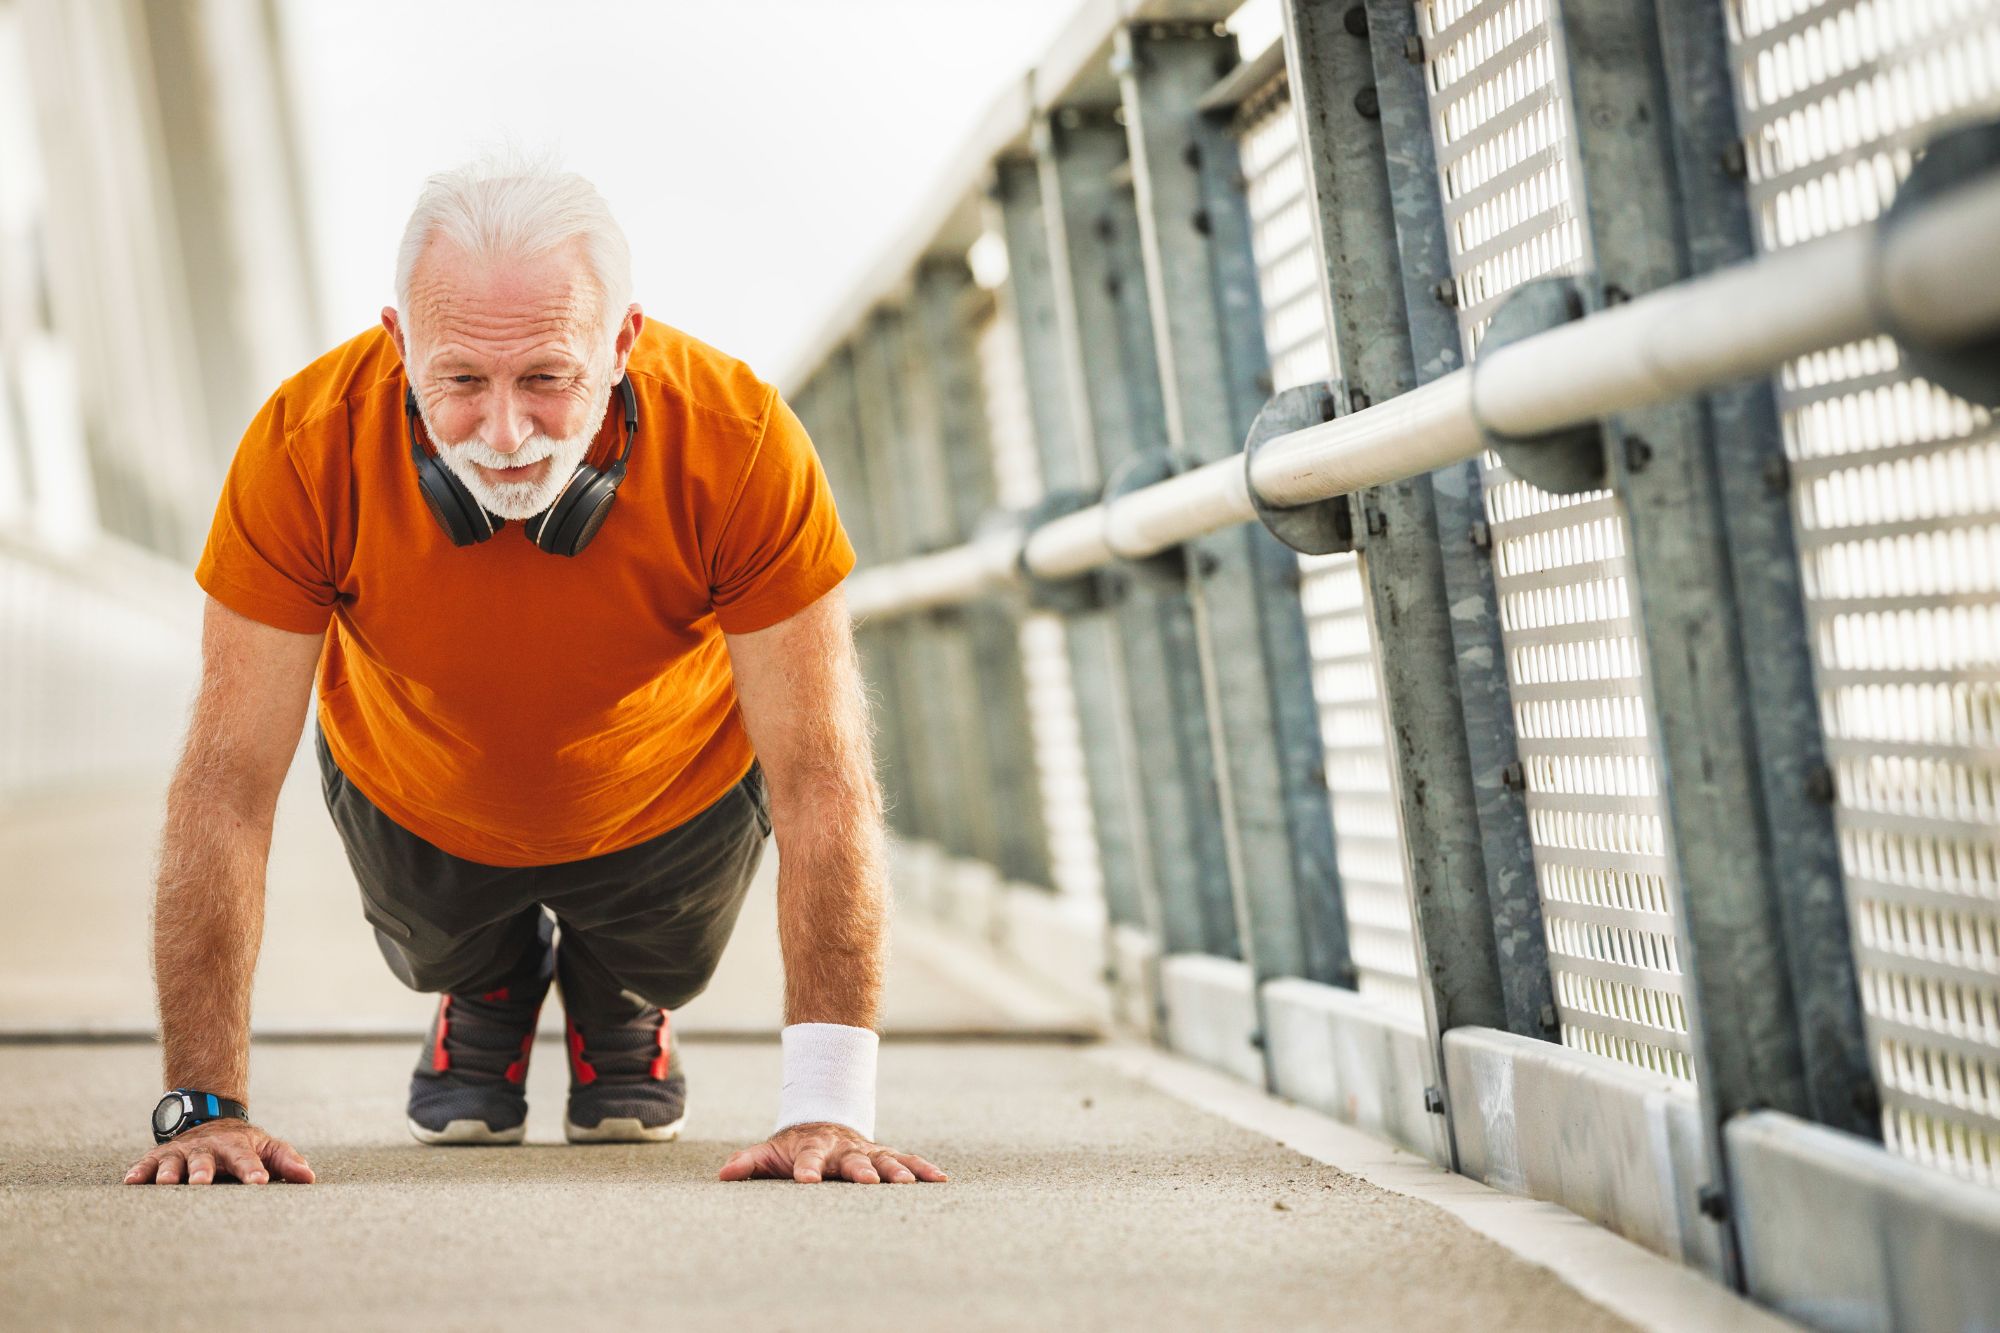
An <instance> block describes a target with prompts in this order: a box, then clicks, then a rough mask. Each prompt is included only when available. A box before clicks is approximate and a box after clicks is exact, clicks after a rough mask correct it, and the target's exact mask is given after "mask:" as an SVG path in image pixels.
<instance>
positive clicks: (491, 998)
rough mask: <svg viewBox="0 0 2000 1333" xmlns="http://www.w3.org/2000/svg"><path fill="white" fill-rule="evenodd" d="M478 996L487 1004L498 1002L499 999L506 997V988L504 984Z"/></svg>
mask: <svg viewBox="0 0 2000 1333" xmlns="http://www.w3.org/2000/svg"><path fill="white" fill-rule="evenodd" d="M479 998H480V999H482V1000H484V1001H486V1003H488V1004H499V1003H500V1002H501V1001H503V1000H505V999H506V998H507V988H506V987H505V986H502V987H501V988H500V989H499V990H490V991H487V992H486V993H485V994H484V995H482V996H480V997H479Z"/></svg>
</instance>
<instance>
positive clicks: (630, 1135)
mask: <svg viewBox="0 0 2000 1333" xmlns="http://www.w3.org/2000/svg"><path fill="white" fill-rule="evenodd" d="M685 1124H687V1116H685V1115H683V1116H682V1117H681V1118H680V1119H678V1120H675V1121H672V1122H671V1123H669V1124H665V1125H655V1126H652V1127H650V1128H649V1127H647V1126H646V1125H645V1124H644V1123H642V1122H641V1121H639V1120H637V1119H635V1118H633V1117H632V1116H616V1115H608V1116H606V1117H604V1119H603V1120H601V1121H599V1122H598V1123H597V1124H596V1125H593V1126H592V1127H590V1128H589V1129H585V1128H584V1127H583V1126H582V1125H579V1124H577V1123H576V1122H575V1121H574V1120H571V1119H570V1118H569V1117H568V1116H564V1117H563V1137H564V1138H566V1139H568V1140H569V1141H570V1142H571V1143H668V1142H671V1141H672V1140H674V1139H677V1138H679V1137H680V1136H681V1127H682V1126H683V1125H685Z"/></svg>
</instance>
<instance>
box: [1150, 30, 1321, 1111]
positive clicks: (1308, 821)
mask: <svg viewBox="0 0 2000 1333" xmlns="http://www.w3.org/2000/svg"><path fill="white" fill-rule="evenodd" d="M1235 63H1236V43H1235V39H1234V37H1232V36H1229V35H1227V34H1226V33H1222V32H1220V31H1218V30H1217V29H1216V28H1215V27H1213V26H1211V25H1206V24H1202V25H1177V24H1140V25H1138V26H1136V27H1131V28H1126V29H1122V30H1120V32H1119V33H1118V35H1117V47H1116V55H1115V57H1114V66H1115V69H1116V71H1117V73H1118V75H1119V84H1120V89H1121V94H1122V100H1123V105H1124V108H1125V118H1126V129H1127V132H1128V137H1129V141H1130V147H1131V155H1132V168H1133V180H1134V184H1135V187H1136V191H1137V196H1138V213H1139V231H1140V244H1141V253H1142V256H1143V258H1144V261H1145V273H1146V288H1147V295H1148V298H1149V300H1150V302H1151V305H1152V315H1153V335H1154V341H1155V344H1156V348H1157V353H1158V361H1159V367H1160V383H1161V392H1162V401H1163V405H1164V408H1165V414H1164V415H1165V423H1166V428H1167V441H1168V444H1169V445H1170V447H1171V448H1172V449H1173V450H1174V452H1175V453H1176V454H1177V455H1178V456H1179V457H1180V458H1181V459H1183V460H1186V461H1190V462H1196V463H1200V462H1207V461H1210V460H1213V459H1216V458H1221V457H1224V456H1226V455H1228V454H1231V453H1234V452H1236V451H1237V450H1239V449H1240V448H1242V445H1243V441H1244V439H1245V438H1246V436H1247V435H1248V432H1249V428H1250V424H1251V421H1252V420H1253V419H1254V417H1255V415H1256V413H1257V411H1258V409H1259V408H1261V407H1262V406H1263V404H1264V400H1265V398H1266V397H1267V396H1268V394H1269V390H1270V383H1271V381H1270V375H1269V370H1268V366H1267V364H1266V361H1265V355H1264V337H1263V328H1262V314H1261V309H1260V303H1259V296H1258V286H1257V271H1256V261H1255V257H1254V255H1253V254H1252V251H1251V247H1250V234H1249V219H1248V215H1247V212H1246V209H1245V207H1244V201H1243V195H1242V189H1241V186H1240V184H1239V183H1238V182H1239V177H1240V167H1239V165H1238V162H1237V156H1236V143H1235V140H1234V138H1233V137H1232V136H1231V134H1230V133H1229V129H1228V126H1227V125H1226V124H1225V123H1223V122H1222V121H1220V120H1218V119H1216V118H1213V117H1210V116H1208V115H1206V114H1205V113H1204V112H1203V111H1202V110H1201V108H1200V102H1201V99H1202V96H1203V95H1204V94H1205V93H1207V92H1208V91H1209V89H1210V88H1211V87H1213V85H1214V84H1215V82H1216V80H1217V79H1218V78H1219V77H1221V75H1223V74H1224V73H1226V72H1227V71H1228V70H1229V69H1230V68H1231V67H1232V66H1233V65H1234V64H1235ZM1187 554H1188V573H1189V586H1190V590H1191V593H1192V596H1193V605H1194V608H1195V624H1196V642H1197V644H1198V646H1199V648H1200V651H1201V663H1202V677H1203V682H1204V687H1205V689H1206V692H1207V695H1208V700H1209V707H1210V713H1209V717H1210V724H1211V730H1212V733H1213V743H1214V745H1215V749H1216V761H1217V772H1218V775H1219V776H1220V778H1221V792H1222V805H1223V816H1224V818H1223V826H1224V830H1225V832H1226V833H1227V835H1228V841H1227V847H1228V851H1229V865H1230V884H1229V887H1230V890H1231V894H1232V900H1233V906H1234V908H1235V911H1236V914H1237V917H1238V923H1239V930H1240V932H1241V934H1242V938H1243V941H1244V946H1245V948H1244V956H1245V959H1246V961H1247V962H1248V963H1249V964H1250V966H1251V970H1252V975H1253V978H1254V980H1255V981H1256V982H1257V983H1259V986H1258V991H1259V1004H1260V1008H1261V1000H1262V986H1261V983H1262V982H1264V981H1265V980H1268V979H1270V978H1273V977H1280V976H1300V975H1304V974H1305V973H1306V972H1307V970H1308V966H1309V960H1308V956H1307V950H1306V942H1307V940H1308V938H1309V932H1308V929H1307V923H1308V920H1313V921H1315V922H1316V923H1320V924H1331V922H1330V921H1329V920H1328V916H1327V915H1326V914H1321V913H1315V914H1313V915H1312V916H1310V917H1309V915H1308V912H1307V911H1306V909H1305V908H1304V907H1303V904H1304V903H1305V902H1307V901H1308V900H1310V899H1317V900H1318V901H1319V902H1320V903H1324V902H1325V901H1326V899H1327V896H1328V895H1329V894H1331V893H1332V892H1334V891H1335V889H1334V886H1335V885H1336V884H1337V882H1338V881H1337V878H1336V871H1335V868H1334V859H1333V829H1332V818H1331V811H1330V807H1329V804H1328V800H1327V792H1326V783H1325V776H1324V772H1323V770H1322V767H1321V765H1322V762H1323V757H1322V753H1321V743H1320V734H1319V715H1318V705H1317V703H1316V702H1315V700H1314V698H1313V694H1312V675H1311V672H1312V658H1311V652H1310V649H1309V647H1308V645H1307V640H1306V631H1305V617H1304V613H1303V611H1302V609H1301V607H1300V605H1299V598H1298V588H1299V568H1298V561H1297V558H1296V556H1295V555H1294V553H1293V552H1292V551H1291V550H1290V549H1288V548H1287V547H1285V546H1283V545H1282V544H1280V543H1279V542H1278V541H1277V539H1276V538H1274V537H1272V536H1271V535H1270V534H1269V533H1267V532H1265V531H1264V530H1263V529H1262V528H1254V529H1253V528H1237V529H1232V530H1229V531H1226V532H1221V533H1217V534H1214V535H1213V536H1210V537H1205V538H1202V539H1200V540H1199V541H1196V542H1193V543H1190V546H1189V550H1188V553H1187ZM1338 953H1339V962H1340V964H1342V965H1344V964H1345V961H1346V959H1345V939H1344V935H1343V938H1342V939H1341V941H1340V945H1339V949H1338ZM1342 970H1344V966H1343V968H1342ZM1268 1063H1269V1051H1268V1048H1267V1050H1266V1064H1267V1073H1268Z"/></svg>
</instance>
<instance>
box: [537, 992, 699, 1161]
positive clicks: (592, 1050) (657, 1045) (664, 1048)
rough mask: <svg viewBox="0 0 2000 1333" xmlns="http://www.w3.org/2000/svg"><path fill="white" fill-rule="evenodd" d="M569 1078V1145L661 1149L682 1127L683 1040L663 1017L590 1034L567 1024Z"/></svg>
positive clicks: (654, 1014)
mask: <svg viewBox="0 0 2000 1333" xmlns="http://www.w3.org/2000/svg"><path fill="white" fill-rule="evenodd" d="M569 1075H570V1077H569V1109H568V1111H567V1112H566V1113H565V1114H564V1115H563V1137H564V1138H566V1139H568V1140H569V1141H570V1142H571V1143H665V1142H667V1141H668V1140H670V1139H676V1138H679V1137H680V1132H681V1126H683V1125H685V1124H686V1123H687V1075H686V1074H685V1073H684V1072H683V1071H682V1069H681V1052H680V1040H679V1038H677V1037H676V1036H675V1035H674V1033H673V1024H672V1023H671V1022H670V1021H669V1020H668V1017H667V1012H666V1010H664V1009H659V1008H655V1007H653V1006H651V1005H649V1006H647V1008H646V1009H645V1010H644V1011H643V1012H641V1013H640V1014H639V1015H638V1016H637V1017H636V1018H633V1019H631V1020H629V1021H628V1022H624V1023H619V1024H616V1025H614V1026H610V1027H603V1028H595V1027H594V1028H592V1029H590V1030H589V1031H588V1032H586V1031H583V1030H581V1029H579V1028H578V1027H577V1025H576V1023H575V1022H574V1021H572V1022H571V1023H570V1024H569Z"/></svg>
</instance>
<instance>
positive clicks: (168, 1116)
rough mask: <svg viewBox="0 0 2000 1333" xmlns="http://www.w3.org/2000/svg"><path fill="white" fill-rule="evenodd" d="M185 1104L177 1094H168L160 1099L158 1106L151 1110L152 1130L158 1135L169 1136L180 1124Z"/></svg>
mask: <svg viewBox="0 0 2000 1333" xmlns="http://www.w3.org/2000/svg"><path fill="white" fill-rule="evenodd" d="M186 1109H187V1108H186V1104H185V1103H184V1102H183V1101H182V1100H181V1095H180V1094H179V1093H177V1092H170V1093H168V1094H167V1095H166V1096H164V1097H162V1098H160V1104H159V1105H158V1106H156V1107H154V1108H153V1129H154V1131H155V1132H157V1133H160V1134H171V1133H173V1132H174V1126H176V1125H178V1124H180V1122H181V1115H182V1114H183V1112H185V1110H186Z"/></svg>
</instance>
